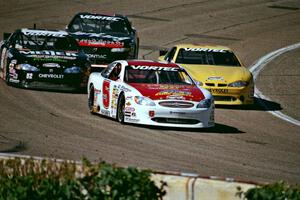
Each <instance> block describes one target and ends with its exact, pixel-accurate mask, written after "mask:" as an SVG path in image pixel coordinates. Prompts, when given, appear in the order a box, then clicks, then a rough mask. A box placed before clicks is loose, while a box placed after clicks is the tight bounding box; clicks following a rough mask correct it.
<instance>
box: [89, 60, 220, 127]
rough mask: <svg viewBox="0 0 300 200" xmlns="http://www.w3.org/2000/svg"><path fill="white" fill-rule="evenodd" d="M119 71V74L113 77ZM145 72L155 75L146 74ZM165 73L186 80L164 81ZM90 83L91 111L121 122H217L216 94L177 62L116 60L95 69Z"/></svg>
mask: <svg viewBox="0 0 300 200" xmlns="http://www.w3.org/2000/svg"><path fill="white" fill-rule="evenodd" d="M115 72H117V74H118V76H117V78H115V77H113V74H115ZM145 74H146V75H147V76H149V75H151V76H152V78H149V77H146V78H145V77H144V78H143V76H144V75H145ZM178 74H183V75H178ZM162 75H164V77H167V78H169V79H170V78H171V79H173V78H174V77H177V75H178V77H179V78H181V77H184V81H186V82H183V83H181V82H180V81H182V80H178V84H176V82H172V83H169V82H168V83H160V82H161V81H163V80H162ZM170 75H172V76H170ZM137 77H138V78H137ZM169 79H168V80H167V81H170V80H169ZM151 81H154V82H151ZM171 81H172V80H171ZM149 82H151V83H149ZM179 82H180V84H179ZM87 87H88V88H87V89H88V90H87V91H88V99H89V108H90V111H91V112H92V113H98V114H101V115H105V116H108V117H111V118H115V119H117V120H118V121H119V122H121V123H122V122H125V123H135V124H143V125H155V126H167V127H182V128H207V127H212V126H214V102H213V97H212V95H211V94H210V92H209V91H207V90H205V89H203V88H200V87H198V86H197V85H196V84H195V82H194V81H193V80H192V79H191V78H190V76H189V75H188V74H187V72H186V71H185V70H184V69H183V68H182V67H180V66H179V65H177V64H171V63H162V62H154V61H142V60H132V61H125V60H120V61H115V62H113V63H111V64H110V65H108V67H107V68H106V69H105V70H104V71H102V72H101V73H99V72H93V73H91V74H90V77H89V81H88V86H87Z"/></svg>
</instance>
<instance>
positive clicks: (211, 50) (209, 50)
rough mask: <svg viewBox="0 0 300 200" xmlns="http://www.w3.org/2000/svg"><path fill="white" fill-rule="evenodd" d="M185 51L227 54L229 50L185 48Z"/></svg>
mask: <svg viewBox="0 0 300 200" xmlns="http://www.w3.org/2000/svg"><path fill="white" fill-rule="evenodd" d="M184 50H185V51H206V52H220V53H226V52H228V50H225V49H209V48H184Z"/></svg>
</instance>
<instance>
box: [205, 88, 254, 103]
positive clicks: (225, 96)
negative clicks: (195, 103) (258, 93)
mask: <svg viewBox="0 0 300 200" xmlns="http://www.w3.org/2000/svg"><path fill="white" fill-rule="evenodd" d="M203 88H205V89H207V90H209V91H210V92H211V94H212V95H213V97H214V100H215V104H216V105H251V104H253V103H254V85H253V84H251V85H248V86H246V87H242V88H234V87H207V86H204V87H203Z"/></svg>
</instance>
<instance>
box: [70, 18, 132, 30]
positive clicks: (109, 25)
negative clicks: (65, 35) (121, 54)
mask: <svg viewBox="0 0 300 200" xmlns="http://www.w3.org/2000/svg"><path fill="white" fill-rule="evenodd" d="M129 30H130V29H129V27H128V26H127V24H126V21H125V20H124V19H122V18H119V17H105V16H92V15H91V16H90V15H87V16H85V15H80V16H78V17H77V18H75V19H74V21H73V23H72V24H71V25H70V26H69V31H70V32H78V31H79V32H85V33H110V34H112V33H121V34H129V32H130V31H129Z"/></svg>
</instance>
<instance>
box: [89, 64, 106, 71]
mask: <svg viewBox="0 0 300 200" xmlns="http://www.w3.org/2000/svg"><path fill="white" fill-rule="evenodd" d="M106 67H107V65H97V64H92V65H91V72H101V71H102V70H104V69H105V68H106Z"/></svg>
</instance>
